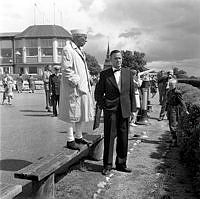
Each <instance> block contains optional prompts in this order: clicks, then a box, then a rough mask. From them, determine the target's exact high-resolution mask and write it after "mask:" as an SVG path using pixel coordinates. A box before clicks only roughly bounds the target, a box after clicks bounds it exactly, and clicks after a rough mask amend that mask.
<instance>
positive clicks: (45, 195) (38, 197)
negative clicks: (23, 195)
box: [32, 173, 55, 199]
mask: <svg viewBox="0 0 200 199" xmlns="http://www.w3.org/2000/svg"><path fill="white" fill-rule="evenodd" d="M54 194H55V190H54V173H53V174H51V175H49V176H47V177H46V178H44V179H43V180H41V181H33V182H32V198H33V199H55V197H54Z"/></svg>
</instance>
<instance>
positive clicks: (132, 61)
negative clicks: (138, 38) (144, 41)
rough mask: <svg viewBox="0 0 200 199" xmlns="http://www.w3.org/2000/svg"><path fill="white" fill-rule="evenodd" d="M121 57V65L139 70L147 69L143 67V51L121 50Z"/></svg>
mask: <svg viewBox="0 0 200 199" xmlns="http://www.w3.org/2000/svg"><path fill="white" fill-rule="evenodd" d="M122 58H123V61H122V67H128V68H131V69H135V70H139V71H145V70H147V68H145V67H144V66H145V65H146V60H145V53H141V52H137V51H134V53H132V51H122Z"/></svg>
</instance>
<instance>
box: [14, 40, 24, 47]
mask: <svg viewBox="0 0 200 199" xmlns="http://www.w3.org/2000/svg"><path fill="white" fill-rule="evenodd" d="M22 47H23V41H22V39H17V40H15V48H22Z"/></svg>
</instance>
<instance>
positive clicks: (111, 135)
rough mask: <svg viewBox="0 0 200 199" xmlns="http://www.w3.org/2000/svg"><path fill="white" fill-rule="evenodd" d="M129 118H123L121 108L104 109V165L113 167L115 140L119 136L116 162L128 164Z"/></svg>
mask: <svg viewBox="0 0 200 199" xmlns="http://www.w3.org/2000/svg"><path fill="white" fill-rule="evenodd" d="M128 129H129V118H123V117H122V112H121V108H118V110H117V111H107V110H104V156H103V164H104V167H107V168H111V167H112V163H113V149H114V141H115V138H116V137H117V146H116V154H117V157H116V162H118V161H117V159H120V160H123V163H124V164H126V159H127V150H128Z"/></svg>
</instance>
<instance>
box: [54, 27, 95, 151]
mask: <svg viewBox="0 0 200 199" xmlns="http://www.w3.org/2000/svg"><path fill="white" fill-rule="evenodd" d="M71 33H72V41H67V43H66V46H65V47H64V49H63V53H62V67H61V71H62V78H61V86H60V104H59V115H58V118H59V119H61V120H63V121H65V122H67V123H69V125H68V129H67V138H66V139H67V144H66V147H67V148H70V149H73V150H80V146H79V144H89V142H88V141H87V140H86V139H83V136H82V127H83V126H84V123H85V122H88V121H91V120H93V119H94V106H93V100H92V95H91V85H90V75H89V71H88V67H87V63H86V56H85V53H84V52H83V50H82V47H83V46H84V45H85V43H86V42H87V33H86V31H84V30H79V29H76V30H72V31H71Z"/></svg>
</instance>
